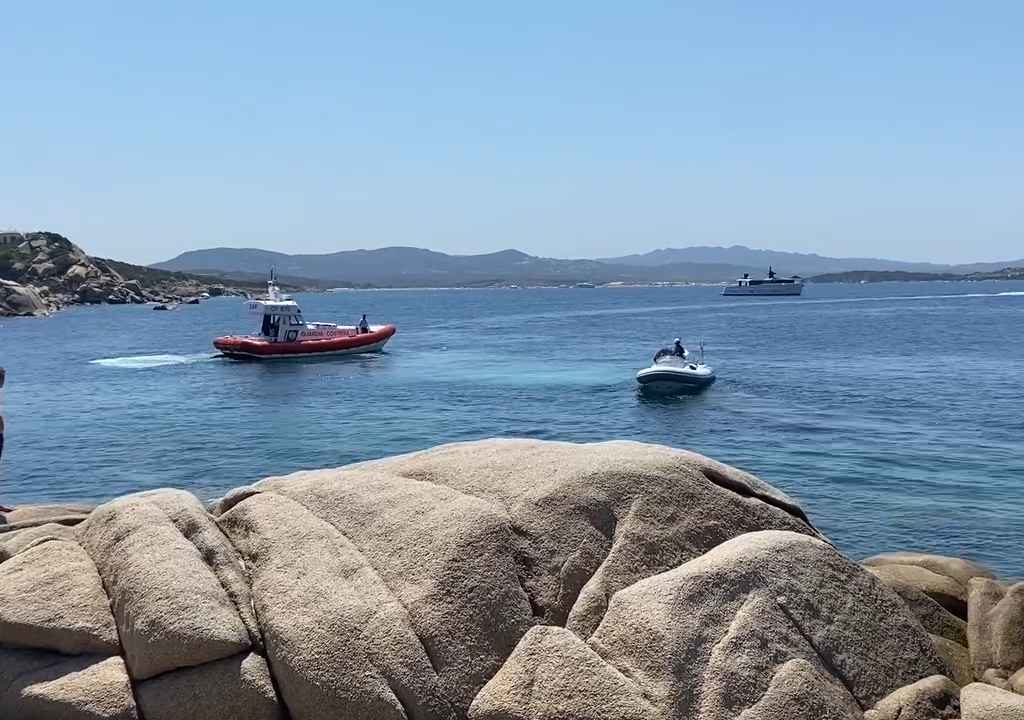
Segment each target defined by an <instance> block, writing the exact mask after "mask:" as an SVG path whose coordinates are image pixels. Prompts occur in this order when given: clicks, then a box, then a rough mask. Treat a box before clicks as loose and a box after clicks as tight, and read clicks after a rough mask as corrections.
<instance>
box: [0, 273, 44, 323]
mask: <svg viewBox="0 0 1024 720" xmlns="http://www.w3.org/2000/svg"><path fill="white" fill-rule="evenodd" d="M52 309H53V308H52V307H51V306H50V304H49V303H47V302H46V301H45V300H44V299H43V297H42V296H41V295H40V294H39V290H37V289H36V288H34V287H32V286H31V285H21V284H19V283H16V282H13V281H11V280H0V316H3V315H45V314H46V313H48V312H50V310H52Z"/></svg>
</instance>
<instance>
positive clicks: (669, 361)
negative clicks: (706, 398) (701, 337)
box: [636, 341, 715, 395]
mask: <svg viewBox="0 0 1024 720" xmlns="http://www.w3.org/2000/svg"><path fill="white" fill-rule="evenodd" d="M677 342H678V341H677ZM678 347H679V346H678V345H677V348H678ZM636 381H637V382H638V383H640V390H641V391H643V392H645V393H646V392H649V393H653V394H658V395H680V394H684V393H692V392H697V391H699V390H703V389H704V388H706V387H707V386H708V385H710V384H711V383H713V382H714V381H715V370H714V368H712V367H710V366H708V365H705V364H704V343H703V341H702V342H701V344H700V358H699V359H698V360H693V359H691V358H690V353H689V352H687V351H686V350H683V352H682V353H679V352H678V350H669V349H667V348H666V349H664V350H659V351H658V353H657V354H656V355H655V356H654V362H653V364H652V365H651V366H650V367H648V368H644V369H643V370H641V371H640V372H638V373H637V374H636Z"/></svg>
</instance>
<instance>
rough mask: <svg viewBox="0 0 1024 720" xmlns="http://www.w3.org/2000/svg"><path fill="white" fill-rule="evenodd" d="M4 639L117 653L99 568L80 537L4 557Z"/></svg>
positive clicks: (73, 651) (0, 640) (0, 629)
mask: <svg viewBox="0 0 1024 720" xmlns="http://www.w3.org/2000/svg"><path fill="white" fill-rule="evenodd" d="M0 645H9V646H14V647H26V648H38V649H46V650H54V651H56V652H60V653H64V654H66V655H82V654H87V653H96V654H101V655H115V654H117V653H118V651H119V644H118V638H117V630H116V629H115V628H114V618H113V617H112V616H111V614H110V605H109V603H108V601H107V596H106V594H105V593H104V591H103V585H102V583H101V581H100V576H99V573H97V572H96V566H95V565H93V563H92V560H90V559H89V556H88V555H87V554H86V552H85V551H84V550H83V549H82V548H81V546H79V545H78V543H76V542H69V541H67V540H53V541H51V542H44V543H41V544H38V545H35V546H34V547H31V548H29V549H27V550H25V551H24V552H21V553H19V554H18V555H16V556H15V557H13V558H11V559H10V560H8V561H7V562H4V563H0Z"/></svg>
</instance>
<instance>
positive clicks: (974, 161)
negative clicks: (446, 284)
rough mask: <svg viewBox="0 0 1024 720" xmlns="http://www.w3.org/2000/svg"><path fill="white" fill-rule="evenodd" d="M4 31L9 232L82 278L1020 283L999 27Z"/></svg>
mask: <svg viewBox="0 0 1024 720" xmlns="http://www.w3.org/2000/svg"><path fill="white" fill-rule="evenodd" d="M158 4H160V5H163V6H164V7H163V9H156V8H155V6H156V5H158ZM0 26H2V28H3V31H2V35H0V37H2V41H0V55H2V59H0V94H2V95H0V96H2V101H0V162H2V167H0V227H13V228H16V229H25V230H30V229H50V230H54V231H57V232H61V233H63V234H65V235H68V236H69V237H71V239H72V240H75V241H76V242H78V243H79V244H80V245H82V246H83V247H84V248H85V249H86V250H87V251H88V252H91V253H93V254H96V255H103V256H108V257H115V258H118V259H124V260H129V261H136V262H154V261H158V260H163V259H167V258H169V257H172V256H174V255H176V254H178V253H180V252H182V251H184V250H188V249H193V248H199V247H209V246H215V245H231V246H247V247H264V248H270V249H277V250H282V251H286V252H329V251H335V250H341V249H350V248H358V247H379V246H385V245H397V244H401V245H416V246H423V247H430V248H433V249H437V250H442V251H447V252H482V251H490V250H497V249H502V248H507V247H516V248H519V249H522V250H525V251H527V252H531V253H536V254H542V255H548V256H560V257H561V256H569V257H583V256H603V255H615V254H623V253H627V252H638V251H646V250H649V249H653V248H657V247H666V246H670V247H671V246H685V245H698V244H711V245H720V244H724V245H728V244H734V243H740V244H746V245H751V246H754V247H764V248H772V249H780V250H795V251H802V252H820V253H822V254H830V255H871V256H884V257H891V258H898V259H910V260H935V261H970V260H998V259H1010V258H1018V257H1021V256H1024V34H1022V33H1024V31H1022V28H1024V3H1021V2H1017V1H1008V2H978V3H968V2H942V1H941V0H940V1H931V2H917V1H906V2H891V0H888V1H886V2H876V1H874V0H867V1H863V2H853V3H839V2H810V1H807V2H787V1H785V0H780V1H779V2H771V3H761V2H754V1H752V0H747V1H745V2H727V1H724V0H723V1H720V2H683V1H682V0H677V1H676V2H664V3H661V2H645V1H643V0H638V1H637V2H596V1H595V0H588V1H587V2H570V1H568V0H566V1H563V2H527V1H520V2H507V3H494V2H478V1H474V2H448V3H445V2H441V1H440V0H438V1H437V2H425V1H421V2H419V3H411V2H407V3H393V2H366V3H361V4H353V3H344V2H328V1H326V0H325V1H323V2H299V1H291V2H272V3H271V2H253V1H246V2H240V1H228V0H223V1H219V2H174V3H171V2H166V3H148V2H141V3H130V2H118V3H111V2H103V1H102V0H96V1H94V2H67V3H63V2H46V3H43V2H20V3H14V2H11V3H5V4H4V7H3V9H2V11H0Z"/></svg>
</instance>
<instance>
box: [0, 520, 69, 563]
mask: <svg viewBox="0 0 1024 720" xmlns="http://www.w3.org/2000/svg"><path fill="white" fill-rule="evenodd" d="M74 539H75V531H74V528H72V527H70V526H68V525H58V524H56V523H45V524H43V525H35V526H33V527H27V528H24V529H22V530H13V531H11V532H3V533H0V563H2V562H3V561H4V560H7V559H8V558H12V557H14V556H15V555H17V554H18V553H20V552H22V551H24V550H28V549H29V548H30V547H33V546H35V545H39V544H41V543H44V542H49V541H50V540H72V541H73V540H74Z"/></svg>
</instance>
